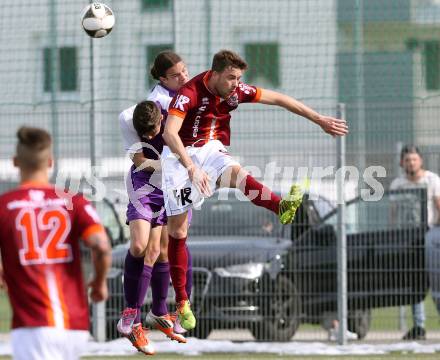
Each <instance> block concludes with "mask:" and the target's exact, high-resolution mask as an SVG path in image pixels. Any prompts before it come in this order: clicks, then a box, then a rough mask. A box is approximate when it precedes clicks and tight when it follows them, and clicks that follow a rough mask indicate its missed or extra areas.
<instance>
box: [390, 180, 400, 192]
mask: <svg viewBox="0 0 440 360" xmlns="http://www.w3.org/2000/svg"><path fill="white" fill-rule="evenodd" d="M398 188H399V179H398V178H395V179H394V180H393V181H391V184H390V190H397V189H398Z"/></svg>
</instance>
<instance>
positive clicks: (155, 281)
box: [151, 262, 170, 316]
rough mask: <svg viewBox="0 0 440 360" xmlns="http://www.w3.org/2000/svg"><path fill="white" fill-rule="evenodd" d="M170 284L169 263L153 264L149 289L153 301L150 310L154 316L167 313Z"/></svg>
mask: <svg viewBox="0 0 440 360" xmlns="http://www.w3.org/2000/svg"><path fill="white" fill-rule="evenodd" d="M169 285H170V264H169V263H168V262H156V263H155V264H154V266H153V275H152V277H151V290H152V293H153V303H152V305H151V312H152V313H153V314H154V315H156V316H162V315H166V314H167V313H168V307H167V296H168V287H169Z"/></svg>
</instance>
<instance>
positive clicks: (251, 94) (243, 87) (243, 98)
mask: <svg viewBox="0 0 440 360" xmlns="http://www.w3.org/2000/svg"><path fill="white" fill-rule="evenodd" d="M237 94H238V102H239V103H249V102H258V101H260V97H261V89H260V88H258V87H256V86H252V85H248V84H245V83H242V82H240V83H239V84H238V88H237Z"/></svg>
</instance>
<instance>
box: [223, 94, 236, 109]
mask: <svg viewBox="0 0 440 360" xmlns="http://www.w3.org/2000/svg"><path fill="white" fill-rule="evenodd" d="M226 102H227V103H228V105H229V106H233V107H237V106H238V94H237V93H233V94H232V95H231V96H229V97H228V98H227V100H226Z"/></svg>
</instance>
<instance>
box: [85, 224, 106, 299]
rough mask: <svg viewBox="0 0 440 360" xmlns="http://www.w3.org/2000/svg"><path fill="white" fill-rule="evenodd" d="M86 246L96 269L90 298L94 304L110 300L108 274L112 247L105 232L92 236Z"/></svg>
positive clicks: (90, 284)
mask: <svg viewBox="0 0 440 360" xmlns="http://www.w3.org/2000/svg"><path fill="white" fill-rule="evenodd" d="M86 245H87V246H88V247H89V248H90V250H91V252H92V263H93V267H94V271H95V273H94V277H93V279H92V280H91V281H90V282H89V284H88V286H89V287H90V290H91V291H90V298H91V299H92V301H93V302H99V301H103V300H106V299H107V298H108V289H107V280H106V276H107V272H108V270H109V268H110V265H111V247H110V243H109V240H108V237H107V234H105V233H104V232H98V233H95V234H93V235H90V236H89V237H88V239H87V241H86Z"/></svg>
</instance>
